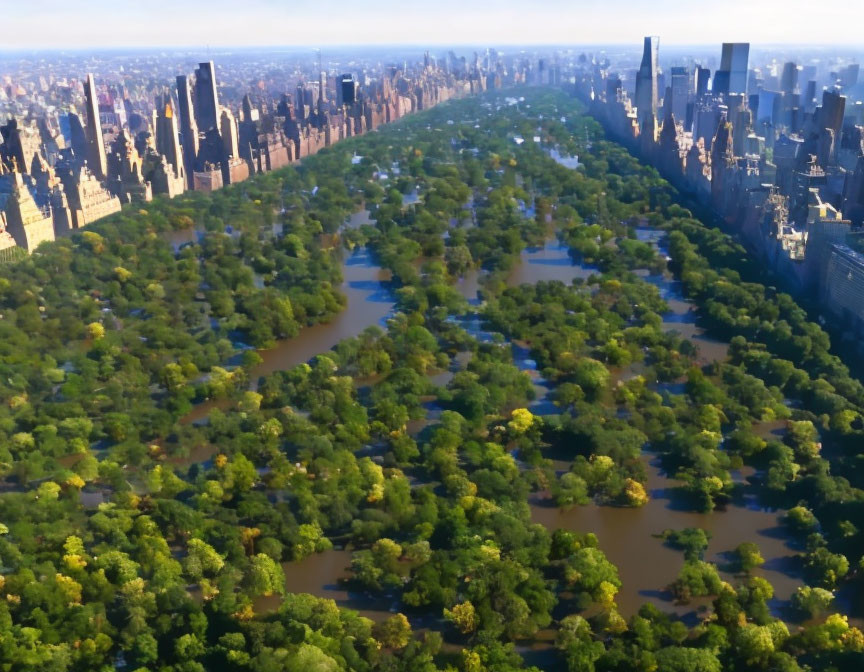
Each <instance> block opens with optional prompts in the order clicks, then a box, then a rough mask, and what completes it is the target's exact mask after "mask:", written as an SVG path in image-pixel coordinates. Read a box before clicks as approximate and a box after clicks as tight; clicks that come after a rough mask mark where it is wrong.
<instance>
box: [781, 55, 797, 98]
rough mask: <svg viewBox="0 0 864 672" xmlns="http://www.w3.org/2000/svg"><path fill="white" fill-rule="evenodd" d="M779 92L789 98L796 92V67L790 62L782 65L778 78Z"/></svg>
mask: <svg viewBox="0 0 864 672" xmlns="http://www.w3.org/2000/svg"><path fill="white" fill-rule="evenodd" d="M780 90H781V91H782V92H783V93H785V94H787V95H790V96H791V95H792V94H793V93H796V92H797V91H798V66H797V65H796V64H795V63H793V62H792V61H789V62H788V63H785V64H784V65H783V74H782V75H781V76H780Z"/></svg>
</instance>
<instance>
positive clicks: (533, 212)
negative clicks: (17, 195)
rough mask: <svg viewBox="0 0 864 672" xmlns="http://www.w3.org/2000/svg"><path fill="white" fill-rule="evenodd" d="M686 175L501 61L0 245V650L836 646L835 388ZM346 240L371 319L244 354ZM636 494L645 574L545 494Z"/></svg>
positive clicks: (749, 652)
mask: <svg viewBox="0 0 864 672" xmlns="http://www.w3.org/2000/svg"><path fill="white" fill-rule="evenodd" d="M562 157H563V158H562ZM575 157H578V164H579V165H578V167H574V165H575V160H574V159H575ZM566 158H569V159H571V160H570V161H566V160H564V159H566ZM681 203H682V201H681V199H680V198H679V196H678V194H676V193H675V191H674V190H673V189H672V187H670V186H669V185H668V184H667V183H666V182H665V181H663V180H662V179H661V178H660V177H659V176H658V174H657V173H656V171H654V170H653V169H651V168H649V167H646V166H643V165H641V164H640V163H639V162H638V161H637V160H636V159H634V158H633V157H632V156H630V155H629V154H628V153H627V152H626V151H625V150H624V149H623V148H621V147H620V146H618V145H615V144H614V143H610V142H608V141H606V140H605V139H604V137H603V133H602V130H601V129H600V127H599V126H598V125H597V124H596V122H594V121H593V120H591V119H590V118H589V117H587V116H586V115H585V114H584V112H583V110H582V107H581V105H580V104H579V103H578V102H577V101H576V100H575V99H573V98H570V97H569V96H567V95H565V94H564V93H562V92H559V91H554V90H544V89H527V88H525V89H518V90H515V91H511V92H491V93H488V94H484V95H483V96H480V97H476V98H469V99H464V100H459V101H452V102H450V103H447V104H444V105H441V106H439V107H436V108H434V109H432V110H428V111H424V112H421V113H418V114H416V115H413V116H411V117H408V118H406V119H404V120H402V121H400V122H398V123H396V124H392V125H389V126H386V127H384V128H382V129H381V130H379V131H377V132H375V133H371V134H368V135H365V136H362V137H358V138H351V139H349V140H346V141H343V142H340V143H338V144H336V145H334V146H332V147H330V148H328V149H326V150H324V151H322V152H320V153H319V154H317V155H315V156H313V157H310V158H308V159H307V160H305V161H304V162H303V163H302V164H299V165H297V166H294V167H291V168H288V169H284V170H281V171H277V172H274V173H270V174H266V175H262V176H257V177H255V178H253V179H251V180H249V181H248V182H244V183H242V184H239V185H235V186H231V187H228V188H225V189H223V190H221V191H219V192H217V193H215V194H212V195H206V196H205V195H201V194H194V193H191V194H187V195H184V196H183V197H181V198H178V199H174V200H171V201H167V200H157V201H154V202H153V203H151V204H148V206H147V208H146V209H141V210H124V211H123V212H122V213H121V214H120V215H117V216H115V217H112V218H109V219H107V220H103V221H102V222H100V223H97V224H94V225H92V226H89V227H88V228H87V229H86V230H84V231H83V232H81V233H79V234H76V235H74V236H72V237H70V238H67V239H63V240H58V241H56V242H54V243H49V244H45V245H43V246H41V247H40V248H39V249H38V250H37V252H36V253H35V254H33V255H32V256H31V257H29V258H27V259H23V260H20V261H16V262H12V263H9V264H6V265H4V266H2V267H0V335H2V338H0V373H2V375H0V397H2V402H3V403H2V404H0V438H2V440H0V670H3V671H4V672H31V671H34V672H35V671H36V670H39V671H40V672H65V671H67V670H68V671H70V672H72V671H74V672H90V671H93V670H99V671H106V672H107V671H108V670H114V669H119V670H128V671H129V672H198V671H204V670H220V671H222V670H225V671H229V672H233V671H236V672H243V671H247V670H248V671H251V672H269V671H271V670H273V671H275V670H287V671H290V672H294V671H296V672H301V671H303V672H306V671H314V672H331V671H336V670H360V671H366V670H370V671H371V670H384V671H387V672H396V671H398V670H405V671H406V672H407V671H412V672H414V671H421V672H422V671H429V672H433V671H435V670H451V671H462V672H482V671H486V670H488V671H490V672H493V671H494V672H499V671H500V672H507V671H510V670H521V669H538V668H539V669H565V670H570V671H571V672H592V671H597V672H601V671H602V672H607V671H608V672H613V671H615V672H624V671H630V670H638V671H644V672H654V671H661V672H665V671H669V672H679V671H680V672H684V671H685V670H687V671H694V672H719V671H720V670H731V671H736V672H737V671H741V672H745V671H748V670H777V671H784V672H794V671H796V670H838V671H840V670H860V669H862V668H864V634H862V631H861V630H860V629H859V626H860V623H861V621H860V620H858V619H860V617H861V616H862V615H864V614H862V613H860V612H861V611H862V608H861V607H862V599H864V571H862V569H864V561H862V556H864V538H862V535H861V533H860V528H861V527H862V526H864V490H862V488H864V460H862V457H861V455H862V454H864V453H862V452H861V446H864V418H862V413H864V387H862V385H861V383H860V382H859V381H858V380H857V379H855V378H854V377H852V376H851V375H850V372H849V369H848V367H847V366H845V365H844V363H843V362H842V360H841V358H840V357H838V354H837V352H835V351H834V350H833V349H832V345H831V342H830V339H829V337H828V335H827V334H826V332H825V331H823V330H822V329H821V328H820V327H819V325H818V324H816V323H815V322H813V321H811V319H810V318H809V317H808V315H807V313H806V312H805V311H804V310H803V309H802V308H801V307H800V306H799V305H798V304H797V303H796V302H795V300H794V299H793V298H792V297H790V296H788V295H787V294H784V293H782V292H780V291H779V290H778V289H777V288H776V287H773V286H770V285H767V284H764V283H765V280H764V278H763V277H762V275H761V270H760V269H759V268H757V267H756V266H755V265H754V264H753V263H752V262H751V261H750V259H748V257H747V254H746V253H745V251H744V249H743V248H742V247H741V246H740V245H739V244H738V243H736V241H735V240H734V239H733V238H731V237H730V236H728V235H726V234H725V233H723V232H722V231H720V230H718V229H716V228H711V227H709V226H706V225H705V224H704V223H702V222H700V221H699V220H697V219H696V218H694V216H693V215H692V213H690V212H689V211H688V210H687V209H686V208H684V207H683V206H682V205H681ZM358 213H361V214H364V213H365V214H364V216H363V217H359V218H358V217H357V215H358ZM550 245H558V246H559V247H560V248H562V249H564V250H566V255H567V256H566V258H565V259H564V262H565V263H564V264H561V263H560V260H553V261H549V260H547V262H546V263H547V265H548V266H550V267H551V266H555V268H553V269H552V270H553V271H555V270H560V271H561V272H562V273H563V274H564V275H566V277H567V281H561V280H556V279H551V280H547V279H544V280H541V281H538V282H530V283H520V282H517V281H514V277H517V272H518V270H519V269H520V268H523V267H524V266H525V265H526V264H527V263H529V262H528V260H529V258H530V255H531V254H540V253H539V252H537V250H544V249H547V248H548V247H549V246H550ZM358 250H365V251H367V252H368V253H369V255H371V258H372V259H373V260H374V264H375V265H376V266H380V273H379V274H378V275H379V279H378V280H376V281H375V283H373V284H374V287H373V288H372V290H375V291H378V290H380V292H383V294H384V295H385V296H386V301H387V302H389V303H392V305H393V309H392V311H391V312H390V313H389V315H388V316H387V319H386V321H385V322H384V323H383V324H377V323H375V320H374V319H372V318H370V320H371V322H370V323H368V324H356V325H355V327H356V328H355V329H354V332H355V334H354V335H353V336H351V337H348V338H344V339H342V340H341V341H340V342H339V343H338V344H337V345H336V346H335V347H334V348H332V349H330V350H327V348H326V347H322V349H323V350H326V351H325V352H322V353H321V354H320V355H318V356H315V357H313V358H312V359H311V360H309V361H308V362H305V363H300V364H298V365H296V366H283V367H280V366H278V365H272V364H271V365H269V366H267V367H266V373H264V374H261V375H259V372H260V371H262V368H261V364H262V362H264V361H265V360H267V359H268V358H271V359H272V358H273V356H274V355H273V354H272V353H274V352H277V351H281V349H282V348H283V346H284V347H285V348H288V349H290V347H291V343H292V342H293V341H292V340H291V339H295V338H296V337H297V336H298V334H300V335H301V336H302V333H304V330H307V329H319V328H320V329H326V328H327V327H326V325H327V324H328V323H334V322H335V320H337V319H338V316H339V315H340V314H342V313H343V311H344V310H345V307H346V301H347V299H346V296H345V293H344V291H343V289H344V287H346V286H348V285H350V284H351V283H348V282H343V281H344V277H345V272H346V269H348V268H350V267H349V266H348V265H347V264H349V263H350V260H351V259H354V258H355V253H356V252H357V251H358ZM370 291H371V290H370ZM388 305H389V304H388ZM370 312H371V311H370ZM697 335H698V338H697V337H696V336H697ZM277 346H278V347H277ZM709 346H710V348H709ZM709 350H710V351H709ZM202 409H203V411H202ZM196 410H197V412H196ZM652 474H655V476H652ZM656 474H659V475H660V477H662V478H663V482H664V484H665V485H664V492H662V493H661V492H655V490H654V489H653V488H652V485H651V479H652V478H655V477H657V476H656ZM659 497H663V498H664V501H665V500H666V499H668V502H667V503H666V504H664V505H663V506H668V511H667V510H666V509H663V508H661V509H660V515H659V518H658V519H657V520H654V519H653V518H650V519H649V520H647V522H646V524H647V525H648V526H649V527H650V530H649V534H648V535H647V536H645V537H642V538H632V539H625V540H624V545H625V546H626V547H627V553H628V554H629V555H631V556H632V557H633V558H635V559H636V561H637V563H638V559H639V557H640V556H641V555H642V554H643V553H645V552H646V549H647V548H648V547H649V546H650V547H651V548H653V547H655V546H656V547H658V548H659V547H663V548H665V549H667V550H668V549H671V551H670V552H674V554H675V558H676V563H677V567H676V568H675V572H676V575H675V576H674V577H673V578H672V580H670V581H669V582H667V584H666V585H651V586H632V585H628V584H627V582H626V581H622V576H621V574H622V572H621V571H619V567H616V564H615V563H614V562H612V561H611V560H610V558H609V556H608V555H607V552H606V550H604V549H607V548H609V547H610V544H611V542H612V541H613V539H611V538H610V536H614V535H609V532H608V531H607V532H606V533H605V534H606V536H604V534H603V533H598V530H596V529H591V528H584V527H581V526H579V525H570V526H565V527H555V526H550V525H544V524H542V523H541V522H538V519H539V518H542V516H543V515H545V514H548V512H549V511H556V512H557V511H564V512H567V511H575V512H578V511H587V510H589V509H590V510H594V511H601V512H609V511H612V512H615V513H616V514H622V515H625V516H638V515H640V514H643V513H646V512H647V509H648V508H649V507H650V506H651V505H652V503H653V502H655V501H656V499H657V498H659ZM742 502H743V504H742ZM733 508H734V509H735V511H736V513H735V514H734V515H736V516H743V517H747V516H756V515H757V514H758V515H765V516H769V517H774V518H776V520H777V521H778V525H777V527H776V528H772V530H771V531H770V532H771V537H769V536H760V535H751V534H748V533H746V532H745V526H742V527H741V530H742V531H741V534H740V538H737V537H736V539H735V543H734V544H733V545H730V546H729V547H728V548H725V547H724V548H721V549H719V550H720V551H721V552H722V558H723V561H722V562H718V561H716V558H714V557H713V556H712V555H710V554H709V551H708V549H709V546H710V544H711V543H712V533H711V531H710V529H707V528H706V529H703V527H702V526H699V525H693V526H690V525H688V526H686V527H680V528H675V527H672V526H670V525H667V524H664V521H665V520H666V515H667V513H668V517H669V519H670V520H671V519H672V516H673V512H674V513H676V514H677V513H681V512H688V514H689V513H692V516H693V517H692V519H693V520H712V519H720V517H722V516H730V515H733V514H732V513H731V510H732V509H733ZM563 519H564V518H562V520H563ZM675 519H676V520H678V519H679V518H675ZM567 520H569V519H567ZM616 520H617V519H616ZM688 520H690V518H688ZM769 539H774V540H775V541H776V542H777V543H779V544H781V545H783V547H784V548H785V549H787V550H786V552H785V553H786V556H788V557H784V558H783V561H784V562H783V564H782V567H780V569H779V570H778V568H777V566H775V565H777V562H775V560H778V559H776V558H770V557H768V558H766V557H765V555H764V548H760V545H764V544H766V543H768V541H769ZM715 541H716V540H715ZM778 571H782V573H783V574H784V575H785V576H787V577H788V578H789V580H790V581H793V582H794V585H795V588H794V590H792V591H791V594H790V595H788V596H785V597H783V598H780V597H778V596H776V595H775V587H774V586H772V583H771V581H770V580H768V579H767V578H766V576H769V575H770V574H769V572H775V573H776V572H778ZM323 573H327V574H326V576H324V575H323ZM325 584H326V585H325ZM331 593H332V594H333V595H334V599H328V597H327V595H328V594H331ZM649 593H650V594H651V595H652V596H655V597H656V599H653V600H649V599H647V597H648V595H649ZM336 596H339V599H338V603H337V601H334V600H335V599H336ZM625 596H626V602H627V603H628V604H629V603H632V602H634V601H638V602H639V604H641V606H637V607H636V608H634V609H629V608H625V606H624V605H625ZM643 598H645V599H643ZM642 602H644V604H642Z"/></svg>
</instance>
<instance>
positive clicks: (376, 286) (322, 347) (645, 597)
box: [187, 240, 801, 650]
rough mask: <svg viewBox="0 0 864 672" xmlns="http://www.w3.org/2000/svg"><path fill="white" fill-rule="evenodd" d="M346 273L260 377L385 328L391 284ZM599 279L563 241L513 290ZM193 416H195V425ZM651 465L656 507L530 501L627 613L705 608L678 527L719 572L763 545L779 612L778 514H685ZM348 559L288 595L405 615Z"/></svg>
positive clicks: (269, 356) (541, 398)
mask: <svg viewBox="0 0 864 672" xmlns="http://www.w3.org/2000/svg"><path fill="white" fill-rule="evenodd" d="M343 272H344V275H345V283H344V285H343V287H342V289H343V291H344V292H345V294H346V295H347V297H348V305H347V308H346V310H345V311H344V312H343V313H341V314H340V315H338V316H336V317H334V319H333V320H332V321H331V322H330V323H328V324H322V325H317V326H314V327H310V328H308V329H305V330H304V331H303V332H302V333H301V334H300V335H299V336H298V337H297V338H294V339H290V340H286V341H284V342H281V343H279V344H278V345H277V346H276V347H275V348H273V349H271V350H266V351H261V352H260V354H261V356H262V357H263V358H264V361H263V362H262V363H261V364H260V365H259V366H257V367H256V368H255V369H254V370H253V372H252V378H253V380H255V379H257V378H258V377H260V376H263V375H267V374H268V373H271V372H274V371H278V370H283V369H287V368H290V367H292V366H294V365H296V364H299V363H302V362H304V361H308V360H309V359H311V358H312V357H314V356H315V355H316V354H319V353H322V352H326V351H327V350H329V349H330V348H332V347H333V346H334V345H336V344H337V343H338V342H339V341H340V340H342V339H343V338H348V337H352V336H356V335H358V334H359V333H360V332H362V331H363V330H364V329H365V328H366V327H368V326H371V325H373V324H380V323H381V322H382V321H383V319H384V318H385V316H386V315H387V314H388V313H389V312H390V311H391V310H392V307H393V302H392V298H391V295H390V294H389V292H388V291H387V289H386V285H385V284H384V280H386V278H385V277H384V276H383V275H382V272H381V269H380V268H379V267H377V266H376V265H375V264H374V262H373V261H372V260H371V258H370V257H369V255H368V252H366V251H365V250H360V251H357V252H355V253H354V254H352V255H350V256H348V257H347V258H346V261H345V265H344V268H343ZM596 272H597V271H596V269H593V268H590V267H588V266H581V265H578V264H575V263H574V262H573V260H572V258H571V257H570V255H569V254H568V252H567V248H566V246H564V245H562V244H561V243H560V242H558V241H557V240H549V241H547V242H546V244H545V245H544V246H543V247H541V248H529V249H526V250H525V251H524V252H523V254H522V263H521V264H520V265H519V266H518V267H517V268H515V269H514V270H513V272H512V273H511V275H510V277H509V278H508V284H509V285H511V286H514V285H517V284H521V283H526V282H527V283H535V282H539V281H542V280H560V281H562V282H565V283H566V284H571V283H572V281H573V280H574V279H576V278H587V277H589V276H590V275H591V274H592V273H596ZM481 275H482V273H480V272H472V273H469V274H467V275H466V277H465V278H463V279H461V280H460V281H459V284H458V288H459V290H460V292H461V293H462V294H463V296H465V297H466V298H468V299H473V300H474V301H475V302H476V299H477V290H478V288H479V278H480V277H481ZM645 279H646V280H648V281H649V282H651V281H653V282H655V283H657V284H658V286H659V287H660V289H661V294H663V295H664V298H665V299H666V300H667V302H668V303H669V305H670V312H669V313H667V314H666V315H665V316H664V326H666V328H667V329H669V330H675V331H678V332H679V333H680V334H681V335H682V336H683V337H685V338H689V339H691V340H692V341H693V342H694V343H696V344H697V345H698V346H699V350H700V359H701V360H702V361H704V362H708V361H715V360H720V359H724V358H725V357H726V355H727V351H728V345H726V344H724V343H721V342H719V341H715V340H713V339H710V338H708V337H707V336H705V334H704V331H703V330H702V329H700V328H699V327H698V326H697V325H696V324H695V309H694V307H693V305H692V304H691V303H690V302H689V301H687V300H686V299H685V298H684V297H683V295H682V293H681V291H680V285H679V284H677V283H675V282H674V281H672V280H671V279H670V278H669V277H668V276H658V277H657V278H654V277H650V276H646V277H645ZM475 321H476V323H477V324H476V327H475V329H477V330H478V334H479V320H476V318H475ZM469 330H470V329H469ZM514 355H515V359H516V361H517V363H519V364H520V368H523V370H528V371H531V374H530V375H532V377H534V378H535V379H536V380H535V383H536V385H537V392H538V400H537V402H535V405H534V409H533V410H535V412H542V411H541V408H542V407H541V405H544V404H548V400H547V399H546V393H548V387H547V386H546V385H545V381H543V380H542V379H537V378H538V374H537V373H536V371H533V369H535V368H536V364H534V363H533V362H531V361H530V355H529V353H528V352H527V349H525V348H524V346H522V345H521V344H520V345H519V346H515V351H514ZM520 360H521V361H520ZM447 375H448V374H446V373H444V374H442V376H441V379H440V381H437V382H439V384H440V383H446V379H447ZM213 406H215V404H213ZM204 407H205V405H203V404H202V405H199V407H197V408H196V409H195V411H194V412H193V413H195V414H196V416H197V417H198V418H202V417H206V413H209V410H207V409H205V408H204ZM543 410H546V409H543ZM551 410H552V409H549V410H548V411H547V412H551ZM205 411H206V412H205ZM190 415H191V414H190ZM188 418H189V416H187V421H188ZM428 423H429V420H428V419H427V420H426V421H424V422H418V423H415V425H414V426H412V427H411V429H413V430H415V431H417V430H418V429H420V428H422V427H423V426H426V425H427V424H428ZM647 462H648V464H647V465H646V466H647V470H648V474H649V479H648V483H647V489H648V490H649V492H650V494H651V500H650V502H649V503H648V504H647V505H646V506H644V507H642V508H640V509H625V508H615V507H606V506H597V505H589V506H584V507H576V508H573V509H570V510H562V509H558V508H556V507H554V506H549V502H548V501H544V500H543V498H542V496H540V495H538V496H536V497H535V498H534V499H533V500H532V502H531V504H532V506H531V517H532V520H533V521H534V522H537V523H541V524H543V525H545V526H546V527H548V528H549V529H550V530H554V529H557V528H563V529H569V530H574V531H578V532H594V533H595V534H596V535H597V536H598V539H599V543H600V547H601V549H603V551H604V552H605V553H606V554H607V556H608V557H609V559H610V561H611V562H613V563H614V564H615V565H616V566H618V568H619V572H620V577H621V580H622V583H623V586H622V589H621V591H620V592H619V594H618V598H617V602H618V605H619V608H620V610H621V612H622V613H623V614H624V615H625V616H629V615H631V614H633V613H635V612H636V611H637V610H638V608H639V606H641V605H642V604H643V603H645V602H652V603H654V604H656V605H658V606H659V607H660V608H662V609H664V610H666V611H672V612H674V613H676V614H678V615H680V616H682V617H694V616H695V615H696V610H697V609H698V608H699V605H700V604H706V603H707V602H708V601H707V600H702V601H701V602H696V603H693V604H690V605H676V604H674V603H673V602H672V601H671V597H670V595H669V594H668V593H667V592H666V590H665V589H666V586H667V585H668V584H670V583H671V582H672V581H674V579H675V578H676V576H677V573H678V571H679V569H680V568H681V566H682V564H683V556H682V554H681V553H680V552H678V551H675V550H673V549H671V548H668V547H667V546H665V545H664V544H663V542H662V540H660V539H658V538H656V537H655V536H654V535H656V534H659V533H661V532H662V531H663V530H665V529H670V528H671V529H682V528H685V527H701V528H703V529H706V530H707V531H709V532H710V533H711V535H712V539H711V543H710V546H709V548H708V551H707V553H706V556H705V558H706V560H708V561H711V562H715V563H717V564H718V565H719V566H720V567H721V569H722V568H723V567H724V565H727V564H728V560H727V558H726V557H725V556H724V555H723V554H724V553H727V552H729V551H732V550H733V549H734V548H735V547H736V546H737V545H738V544H740V543H741V542H743V541H755V542H756V543H757V544H758V545H759V547H760V550H761V552H762V554H763V556H764V557H765V559H766V564H765V565H764V566H763V567H762V568H760V569H758V570H755V573H756V574H757V575H761V576H764V577H765V578H766V579H768V580H769V581H770V582H771V583H772V585H774V588H775V599H774V601H773V604H772V606H773V607H774V608H775V611H777V610H778V609H779V607H780V606H781V605H782V604H783V603H784V602H785V601H787V600H788V599H789V598H790V597H791V595H792V593H793V592H794V591H795V589H796V588H797V587H798V586H799V585H801V584H800V581H799V579H797V578H796V576H795V572H794V570H793V563H792V560H791V556H792V555H793V553H794V551H793V550H792V549H790V548H789V547H788V546H787V544H786V541H785V540H784V535H783V534H782V531H781V530H780V528H779V521H778V514H777V513H775V512H771V511H766V510H762V509H759V508H758V507H756V506H755V505H754V504H753V503H752V502H750V501H743V502H738V503H735V504H733V505H730V506H728V507H727V508H726V509H725V510H723V511H715V512H713V513H709V514H701V513H694V512H690V511H685V510H680V509H678V508H676V506H675V505H674V503H673V501H672V499H671V497H670V489H671V488H672V487H674V485H675V483H674V482H673V481H671V480H670V479H668V478H666V477H665V476H664V475H663V474H662V472H661V471H660V469H659V467H658V466H657V465H656V464H654V463H653V462H651V461H647ZM350 561H351V552H350V551H349V550H331V551H327V552H325V553H322V554H318V555H314V556H311V557H309V558H306V559H305V560H303V561H301V562H297V563H286V564H285V565H284V568H285V574H286V588H287V590H288V591H289V592H307V593H311V594H313V595H316V596H318V597H324V598H330V599H334V600H336V602H337V604H339V605H340V606H344V607H348V608H352V609H356V610H359V611H360V613H361V614H363V615H365V616H368V617H369V618H372V619H373V620H376V621H380V620H382V619H384V618H386V617H387V616H388V615H390V614H392V613H393V611H397V610H398V608H399V605H398V603H397V602H395V600H392V599H390V603H389V604H388V598H385V599H384V600H378V599H372V598H370V597H368V596H363V595H356V594H351V593H349V592H348V591H347V590H345V588H344V587H343V586H341V585H340V584H339V579H340V578H342V577H345V576H347V574H348V568H349V567H350ZM723 577H724V579H726V580H730V581H733V582H734V581H735V580H736V577H734V576H733V575H731V574H729V573H728V572H723ZM279 602H280V598H279V597H278V596H271V597H269V598H259V600H257V601H256V603H255V607H256V611H257V612H259V613H262V612H264V611H267V610H270V609H275V608H277V607H278V604H279ZM538 645H539V646H538ZM534 647H538V648H541V649H545V648H546V647H548V643H545V642H544V643H539V642H536V643H535V644H534V645H533V646H532V647H529V648H534ZM535 650H536V649H535Z"/></svg>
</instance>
